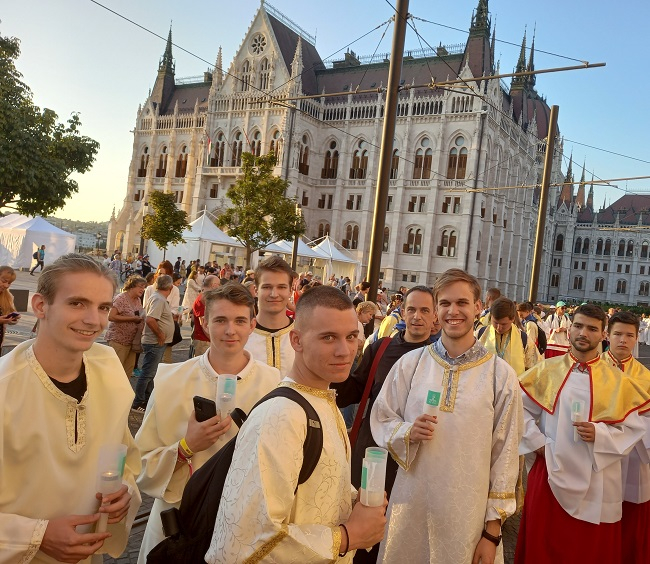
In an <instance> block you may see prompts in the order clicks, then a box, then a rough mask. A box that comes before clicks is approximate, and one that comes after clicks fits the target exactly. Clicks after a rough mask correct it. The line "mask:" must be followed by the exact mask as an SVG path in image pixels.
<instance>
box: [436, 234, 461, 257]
mask: <svg viewBox="0 0 650 564" xmlns="http://www.w3.org/2000/svg"><path fill="white" fill-rule="evenodd" d="M437 250H438V253H437V254H438V256H439V257H455V256H456V231H455V230H451V229H445V230H444V231H443V232H442V237H441V239H440V245H439V246H438V249H437Z"/></svg>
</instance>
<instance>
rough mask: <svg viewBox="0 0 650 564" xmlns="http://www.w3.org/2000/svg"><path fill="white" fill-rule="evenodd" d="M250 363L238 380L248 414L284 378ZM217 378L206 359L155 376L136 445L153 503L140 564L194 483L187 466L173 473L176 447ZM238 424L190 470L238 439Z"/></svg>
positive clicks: (142, 481)
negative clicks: (164, 518) (165, 514)
mask: <svg viewBox="0 0 650 564" xmlns="http://www.w3.org/2000/svg"><path fill="white" fill-rule="evenodd" d="M244 354H246V356H247V357H248V359H249V362H248V364H247V365H246V366H245V367H244V369H243V370H242V371H241V372H240V373H239V374H237V376H238V377H239V380H238V381H237V392H236V396H235V398H236V400H235V403H236V404H237V405H236V407H239V408H240V409H242V410H243V411H244V412H245V413H248V412H249V411H250V410H251V409H252V407H253V406H254V405H255V404H256V403H257V402H258V401H259V400H260V399H261V398H262V397H263V396H264V395H266V394H267V393H269V392H270V391H271V390H273V389H274V388H275V387H277V385H278V383H279V382H280V373H279V372H278V371H277V370H276V369H275V368H272V367H270V366H267V365H266V364H264V363H262V362H259V361H257V360H253V359H252V358H251V357H250V353H248V352H246V351H244ZM218 379H219V374H217V372H215V370H214V369H213V368H212V366H211V365H210V362H209V360H208V353H207V352H206V353H205V354H203V355H201V356H198V357H195V358H192V359H190V360H187V361H185V362H183V363H179V364H161V365H160V366H159V368H158V372H157V373H156V387H155V389H154V391H153V393H152V396H151V399H150V400H149V403H148V405H147V411H146V413H145V417H144V420H143V421H142V426H141V427H140V430H139V431H138V433H137V434H136V436H135V442H136V444H137V445H138V448H139V449H140V452H141V453H142V473H141V474H140V477H139V478H138V486H139V487H140V489H141V490H142V491H143V492H145V493H146V494H147V495H150V496H152V497H154V498H155V500H154V503H153V507H152V509H151V515H150V516H149V521H148V522H147V529H146V531H145V534H144V538H143V539H142V544H141V545H140V555H139V558H138V562H140V563H142V564H144V562H146V559H147V554H149V552H151V550H152V549H153V548H154V547H155V546H156V545H157V544H158V543H160V542H161V541H162V540H163V539H164V538H165V535H164V534H163V530H162V523H161V520H160V513H161V512H162V511H165V510H167V509H170V508H172V507H178V506H179V505H180V501H181V498H182V496H183V490H184V489H185V484H187V481H188V480H189V478H190V473H189V467H188V466H187V464H183V465H182V466H181V467H180V468H178V469H177V470H176V471H174V469H175V467H176V460H177V455H178V443H179V441H180V440H181V439H182V438H183V437H184V436H185V432H186V431H187V421H188V420H189V418H190V416H191V414H192V411H193V410H194V404H193V401H192V398H193V397H194V396H201V397H204V398H208V399H211V400H214V399H215V398H216V396H217V381H218ZM237 431H238V428H237V425H235V424H234V423H233V424H232V425H231V426H230V429H229V430H228V431H227V432H226V433H224V434H223V435H221V437H219V439H217V442H215V443H214V444H213V445H212V446H211V447H210V448H208V449H207V450H204V451H202V452H197V453H196V454H195V455H194V456H193V457H192V467H193V468H194V470H198V469H199V468H200V467H201V466H203V464H205V463H206V462H207V461H208V459H209V458H210V457H211V456H212V455H213V454H215V453H216V452H217V451H219V449H221V447H223V446H224V445H225V444H226V443H227V442H228V441H229V440H230V439H231V438H232V437H234V436H235V435H236V434H237Z"/></svg>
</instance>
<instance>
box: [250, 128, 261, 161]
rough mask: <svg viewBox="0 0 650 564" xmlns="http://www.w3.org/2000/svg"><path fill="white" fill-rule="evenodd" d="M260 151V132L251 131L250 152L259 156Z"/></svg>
mask: <svg viewBox="0 0 650 564" xmlns="http://www.w3.org/2000/svg"><path fill="white" fill-rule="evenodd" d="M261 152H262V134H261V133H260V132H259V131H256V132H255V133H253V140H252V141H251V153H253V155H255V156H256V157H259V156H260V154H261Z"/></svg>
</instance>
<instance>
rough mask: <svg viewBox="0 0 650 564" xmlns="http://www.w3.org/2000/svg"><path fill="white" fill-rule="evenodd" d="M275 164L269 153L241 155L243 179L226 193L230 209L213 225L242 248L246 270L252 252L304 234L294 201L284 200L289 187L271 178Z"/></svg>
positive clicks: (302, 223)
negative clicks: (230, 205)
mask: <svg viewBox="0 0 650 564" xmlns="http://www.w3.org/2000/svg"><path fill="white" fill-rule="evenodd" d="M275 163H276V158H275V155H274V154H273V153H269V154H268V155H263V156H259V157H255V156H254V155H252V154H251V153H242V174H243V176H242V177H241V178H240V179H239V180H238V181H237V182H236V183H235V184H234V185H232V186H231V187H230V188H229V189H228V192H226V196H228V198H229V199H230V201H231V202H232V207H230V208H228V209H227V210H226V211H225V212H224V213H222V214H221V215H220V216H219V217H218V218H217V221H216V223H217V225H218V226H219V227H221V228H222V229H225V230H227V232H228V235H230V236H231V237H234V238H235V239H237V240H238V241H239V242H240V243H241V244H242V245H244V247H246V265H247V266H248V267H250V258H251V254H252V253H254V252H255V251H259V250H260V249H263V248H264V247H266V246H267V245H268V244H269V243H273V242H274V241H280V240H284V239H294V238H295V237H298V236H300V235H302V234H303V233H304V232H305V222H304V220H303V219H302V217H301V216H300V215H299V214H298V213H297V212H296V200H295V199H293V198H286V197H285V196H284V194H285V192H286V189H287V186H288V185H289V183H288V182H287V181H286V180H283V179H282V178H279V177H277V176H275V175H274V174H273V167H274V166H275Z"/></svg>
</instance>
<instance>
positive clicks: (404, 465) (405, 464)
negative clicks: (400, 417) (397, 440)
mask: <svg viewBox="0 0 650 564" xmlns="http://www.w3.org/2000/svg"><path fill="white" fill-rule="evenodd" d="M402 425H404V423H403V422H401V423H398V424H397V425H396V427H395V429H393V432H392V433H391V435H390V439H388V452H390V455H391V456H392V457H393V460H395V462H397V464H399V465H400V466H401V467H402V468H403V469H404V471H407V470H408V458H407V459H406V462H404V460H402V459H401V458H400V457H399V455H398V454H397V453H396V452H395V449H394V448H393V437H394V436H395V435H396V434H397V431H399V429H400V427H401V426H402ZM409 434H410V429H409Z"/></svg>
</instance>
